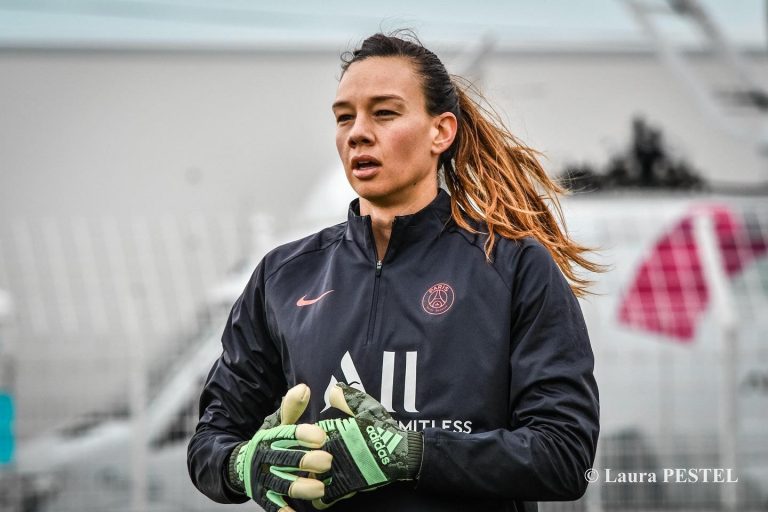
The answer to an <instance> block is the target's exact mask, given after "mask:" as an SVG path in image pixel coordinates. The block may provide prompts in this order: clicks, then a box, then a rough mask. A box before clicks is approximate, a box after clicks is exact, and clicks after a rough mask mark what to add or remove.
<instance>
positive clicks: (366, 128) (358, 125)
mask: <svg viewBox="0 0 768 512" xmlns="http://www.w3.org/2000/svg"><path fill="white" fill-rule="evenodd" d="M372 142H373V134H372V133H371V126H370V123H369V122H368V120H367V119H365V116H357V117H356V118H355V124H354V125H352V129H351V130H350V131H349V138H348V143H349V145H350V147H353V148H354V147H356V146H358V145H359V144H371V143H372Z"/></svg>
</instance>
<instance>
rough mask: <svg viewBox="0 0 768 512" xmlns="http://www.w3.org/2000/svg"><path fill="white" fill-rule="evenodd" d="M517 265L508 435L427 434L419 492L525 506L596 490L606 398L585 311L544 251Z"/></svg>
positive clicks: (535, 246) (534, 246)
mask: <svg viewBox="0 0 768 512" xmlns="http://www.w3.org/2000/svg"><path fill="white" fill-rule="evenodd" d="M514 267H515V271H514V274H513V277H512V280H511V289H512V292H511V293H512V317H511V325H512V327H511V333H510V360H509V365H510V368H509V371H510V381H509V406H508V407H509V424H508V428H503V429H497V430H492V431H488V432H482V433H460V432H448V431H443V430H439V429H427V430H425V431H424V452H423V463H422V468H421V474H420V477H419V481H418V483H417V488H418V489H422V490H426V491H434V492H440V493H458V494H462V495H471V496H478V497H487V498H491V497H495V498H504V499H514V500H521V501H558V500H575V499H578V498H579V497H581V496H582V495H583V494H584V492H585V491H586V487H587V481H586V479H585V476H584V474H585V471H586V470H587V469H589V468H590V467H591V466H592V464H593V462H594V458H595V451H596V446H597V439H598V433H599V397H598V389H597V384H596V382H595V378H594V375H593V368H594V357H593V353H592V348H591V345H590V341H589V337H588V334H587V328H586V325H585V323H584V319H583V316H582V313H581V309H580V307H579V303H578V301H577V300H576V297H575V296H574V294H573V293H572V291H571V289H570V286H569V284H568V282H567V281H566V279H565V277H564V276H563V274H562V273H561V272H560V270H559V268H558V266H557V264H556V263H555V262H554V260H553V259H552V257H551V256H550V254H549V252H548V251H547V249H546V248H545V247H544V246H543V245H541V244H539V243H537V242H535V243H526V244H525V245H524V246H523V247H522V249H521V251H520V252H519V254H518V257H517V260H516V263H515V265H514ZM500 384H501V383H500ZM477 399H478V405H477V406H478V407H482V397H477Z"/></svg>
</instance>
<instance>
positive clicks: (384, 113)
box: [376, 110, 395, 117]
mask: <svg viewBox="0 0 768 512" xmlns="http://www.w3.org/2000/svg"><path fill="white" fill-rule="evenodd" d="M376 115H377V116H379V117H386V116H394V115H395V112H393V111H391V110H377V111H376Z"/></svg>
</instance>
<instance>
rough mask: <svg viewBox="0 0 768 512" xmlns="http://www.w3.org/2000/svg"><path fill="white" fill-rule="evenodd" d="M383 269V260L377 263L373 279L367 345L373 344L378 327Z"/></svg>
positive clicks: (366, 337)
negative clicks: (377, 315) (377, 312)
mask: <svg viewBox="0 0 768 512" xmlns="http://www.w3.org/2000/svg"><path fill="white" fill-rule="evenodd" d="M381 267H383V264H382V263H381V260H378V261H377V262H376V272H375V274H374V278H373V300H372V301H371V314H370V315H368V334H366V336H365V344H366V345H369V344H370V343H371V338H373V329H374V327H375V326H376V310H377V309H378V306H379V282H380V281H381Z"/></svg>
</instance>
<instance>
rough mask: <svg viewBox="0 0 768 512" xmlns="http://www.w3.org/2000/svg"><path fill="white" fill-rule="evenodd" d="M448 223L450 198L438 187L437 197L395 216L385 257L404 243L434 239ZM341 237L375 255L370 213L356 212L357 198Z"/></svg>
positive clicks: (350, 208)
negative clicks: (414, 210) (409, 211)
mask: <svg viewBox="0 0 768 512" xmlns="http://www.w3.org/2000/svg"><path fill="white" fill-rule="evenodd" d="M450 222H451V197H450V196H449V195H448V193H447V192H446V191H445V190H443V189H442V188H438V190H437V196H435V198H434V199H433V200H432V202H431V203H429V204H428V205H427V206H425V207H424V208H422V209H421V210H419V211H418V212H416V213H412V214H410V215H398V216H395V219H394V222H393V224H392V234H391V235H390V237H389V245H388V246H387V252H386V255H385V256H384V258H385V260H386V261H390V260H391V259H392V258H393V257H395V256H396V254H397V253H398V252H400V250H401V249H402V247H403V243H405V242H418V241H429V240H432V239H434V238H437V237H438V236H439V235H440V233H442V232H443V231H444V230H445V228H446V227H447V225H448V224H449V223H450ZM344 238H345V239H346V240H350V241H352V242H354V243H355V244H356V245H357V246H358V247H360V249H361V250H363V251H366V253H368V254H374V255H375V254H376V251H375V248H374V247H375V243H374V240H373V230H372V228H371V216H370V215H360V199H359V198H358V199H355V200H353V201H352V202H351V203H349V211H348V213H347V228H346V232H345V235H344ZM371 251H372V252H371Z"/></svg>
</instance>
